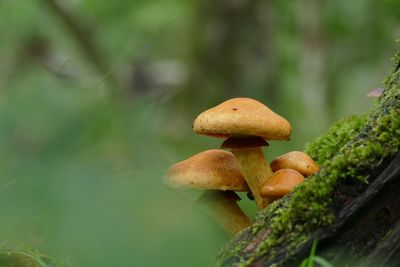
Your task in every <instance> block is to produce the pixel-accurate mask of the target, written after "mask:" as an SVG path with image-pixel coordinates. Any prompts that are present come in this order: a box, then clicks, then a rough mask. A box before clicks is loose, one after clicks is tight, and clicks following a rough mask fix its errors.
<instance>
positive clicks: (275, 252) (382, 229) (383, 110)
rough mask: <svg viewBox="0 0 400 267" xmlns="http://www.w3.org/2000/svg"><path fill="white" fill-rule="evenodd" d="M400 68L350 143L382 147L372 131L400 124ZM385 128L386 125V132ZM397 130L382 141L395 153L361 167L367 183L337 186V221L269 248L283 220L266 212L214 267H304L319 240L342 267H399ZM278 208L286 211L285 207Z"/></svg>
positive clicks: (321, 251) (322, 251)
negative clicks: (356, 266)
mask: <svg viewBox="0 0 400 267" xmlns="http://www.w3.org/2000/svg"><path fill="white" fill-rule="evenodd" d="M399 64H400V57H399V56H397V59H396V62H395V68H394V69H393V72H392V73H391V75H390V76H389V77H388V79H387V80H386V90H385V93H384V94H383V96H381V98H380V99H379V100H378V105H377V106H376V108H375V110H373V111H372V112H371V113H370V118H369V120H368V123H367V124H366V126H365V127H364V128H363V129H362V130H361V131H360V132H359V133H358V134H357V135H356V137H354V139H352V140H351V141H349V143H353V144H360V145H361V146H362V145H363V144H367V143H365V142H364V143H363V141H362V140H368V142H370V143H371V142H372V143H373V144H376V143H379V141H377V139H376V137H375V136H374V135H375V134H376V130H372V129H373V128H374V127H375V126H376V123H378V121H379V120H380V119H379V118H380V117H381V116H389V117H396V118H395V119H399V118H400V92H399V91H400V73H399V72H400V71H399V68H398V66H399ZM393 109H394V110H395V113H389V112H390V111H389V110H393ZM389 119H390V118H389ZM387 124H391V122H388V123H387ZM386 126H387V125H386V122H384V123H383V124H382V127H386ZM395 128H396V129H397V130H395V134H392V133H393V132H390V134H389V132H387V133H385V134H387V135H388V137H387V139H382V140H381V141H382V143H381V145H383V146H386V148H389V149H391V151H393V153H391V154H386V155H385V156H384V157H383V156H382V157H381V158H380V159H379V157H378V158H377V160H376V162H374V161H373V160H369V158H368V156H367V158H366V160H365V161H366V162H365V164H361V165H359V166H361V167H360V169H358V170H356V172H357V173H364V175H365V176H366V177H367V183H366V182H363V181H361V180H359V179H356V177H355V176H356V175H354V176H352V175H346V176H345V177H341V179H337V180H336V183H335V184H334V187H333V188H334V189H333V192H332V194H331V196H330V197H331V200H332V201H331V202H330V205H329V207H328V209H329V212H332V214H333V215H334V218H333V220H332V221H331V223H329V224H325V225H320V226H318V227H313V228H311V230H309V229H310V228H304V229H307V230H309V232H308V233H307V235H305V236H306V239H305V240H300V241H299V242H298V243H295V242H294V240H293V238H291V237H290V236H291V235H292V234H293V233H292V232H290V231H289V232H283V234H282V235H283V238H282V239H279V240H283V241H282V242H280V243H270V244H269V246H266V245H265V244H266V240H268V238H270V236H271V235H272V234H271V233H272V232H273V231H274V229H272V227H273V226H271V224H272V223H271V222H273V220H274V219H276V217H279V214H278V215H276V214H277V213H278V212H276V210H277V209H275V210H274V209H273V208H272V209H268V208H267V209H266V210H264V211H262V212H261V215H260V216H259V218H258V220H256V223H258V226H254V225H253V226H251V227H250V228H248V229H245V230H244V231H242V232H241V233H240V234H239V235H238V236H236V237H235V238H234V239H233V240H232V241H231V242H230V243H229V244H228V245H227V246H226V248H225V249H224V250H222V252H221V253H220V254H219V256H218V259H217V261H216V263H215V265H217V266H236V265H241V266H271V265H273V264H276V265H278V266H299V264H300V262H301V261H302V260H303V259H304V258H306V257H307V255H308V254H309V253H310V250H311V246H312V244H313V242H314V240H317V241H318V246H317V255H318V256H322V257H324V258H325V259H327V260H328V261H330V262H331V263H333V264H335V265H337V266H344V264H345V263H349V262H351V263H352V264H362V266H398V265H399V263H400V209H399V208H398V207H399V206H400V153H399V152H396V151H399V144H400V143H399V142H398V140H399V138H400V134H399V133H400V130H399V127H398V126H395ZM394 139H396V141H395V142H393V140H394ZM360 140H361V141H360ZM346 145H347V144H346ZM390 146H394V147H390ZM349 147H351V146H348V148H349ZM341 151H342V152H343V151H344V152H343V153H344V154H346V153H349V155H348V156H349V157H351V156H352V155H351V153H352V151H348V150H347V151H346V150H341ZM338 153H340V152H338ZM371 157H372V155H371ZM334 159H335V158H333V160H334ZM349 162H351V161H349ZM327 170H329V169H327ZM350 173H351V172H350ZM317 175H318V174H317ZM329 175H330V173H327V172H323V171H322V172H320V174H319V176H320V177H321V178H324V176H326V177H327V176H329ZM321 181H323V179H322V180H321ZM305 186H307V184H305ZM292 197H293V194H291V195H288V196H287V197H286V198H285V199H283V200H282V203H287V202H290V201H291V198H292ZM278 205H280V207H283V208H285V207H287V205H286V206H285V204H278ZM328 209H327V210H328ZM327 212H328V211H327ZM290 218H292V217H290ZM278 219H279V218H278ZM311 219H313V218H302V220H301V219H300V220H297V221H290V219H289V221H287V222H286V223H287V224H293V225H295V226H297V225H296V224H300V226H301V224H302V223H303V222H304V224H305V223H306V221H307V220H311ZM316 219H318V218H316ZM257 221H258V222H257ZM292 229H296V227H293V228H292ZM286 236H287V238H285V237H286ZM271 244H272V245H271ZM289 248H290V249H289ZM360 266H361V265H360Z"/></svg>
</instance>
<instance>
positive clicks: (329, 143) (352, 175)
mask: <svg viewBox="0 0 400 267" xmlns="http://www.w3.org/2000/svg"><path fill="white" fill-rule="evenodd" d="M399 66H400V55H396V56H395V64H394V69H393V70H392V72H391V74H390V75H389V76H388V78H387V79H386V80H385V81H384V84H385V91H384V93H383V94H382V96H381V97H380V98H379V99H378V100H377V101H376V104H375V106H374V108H373V109H371V111H370V112H368V113H367V114H366V115H364V116H351V117H349V118H348V119H344V120H341V121H339V122H337V123H335V124H334V125H333V126H332V128H331V129H330V130H329V131H328V132H327V133H326V134H325V135H323V136H321V137H319V138H317V139H316V140H315V141H314V142H313V143H310V144H308V145H307V148H306V150H307V152H308V153H310V154H311V156H312V157H313V158H314V159H315V160H316V161H317V162H318V163H319V164H320V167H321V169H320V171H319V172H318V173H317V174H315V175H313V176H311V177H310V178H308V179H307V181H306V182H305V183H304V184H302V185H300V186H298V187H297V188H296V189H295V190H294V191H293V192H292V193H291V194H289V195H288V196H286V197H285V198H283V199H281V200H279V201H276V202H275V203H273V204H272V205H270V206H268V207H267V208H266V209H265V210H263V211H261V212H260V213H259V214H258V216H257V218H256V220H255V222H254V223H253V225H252V226H251V227H249V228H247V229H245V230H244V231H242V232H241V233H240V234H239V235H238V236H237V237H235V238H234V239H233V240H232V241H231V242H230V243H229V244H228V245H227V246H226V247H225V248H224V249H223V250H222V251H221V253H220V254H219V255H218V258H217V261H216V262H215V265H216V266H232V265H233V266H250V265H253V264H255V263H257V262H258V263H260V262H265V261H269V262H270V263H271V260H272V262H273V263H275V264H278V265H279V263H280V262H279V257H276V256H277V255H290V254H291V253H293V251H295V250H296V248H298V247H299V246H301V245H302V244H304V243H305V242H307V241H309V240H310V238H311V236H312V235H313V233H314V232H315V231H316V230H318V229H320V228H322V227H324V226H327V225H329V224H332V223H334V222H335V219H336V216H335V207H334V205H333V196H334V194H335V188H336V187H337V185H338V183H340V182H343V181H346V180H352V181H354V182H356V183H368V182H370V181H369V179H370V178H371V177H370V176H369V173H370V172H371V171H372V170H373V169H375V168H377V167H378V166H379V165H380V164H381V163H382V162H383V161H384V160H385V159H387V158H390V157H393V156H394V155H395V154H396V153H397V152H398V150H399V145H400V71H399ZM275 258H276V259H277V260H276V261H274V259H275ZM281 258H282V257H281Z"/></svg>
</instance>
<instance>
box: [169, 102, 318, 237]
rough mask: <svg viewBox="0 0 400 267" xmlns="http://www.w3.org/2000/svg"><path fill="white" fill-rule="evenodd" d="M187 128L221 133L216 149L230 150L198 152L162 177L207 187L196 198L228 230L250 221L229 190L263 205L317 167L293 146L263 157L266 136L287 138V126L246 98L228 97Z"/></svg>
mask: <svg viewBox="0 0 400 267" xmlns="http://www.w3.org/2000/svg"><path fill="white" fill-rule="evenodd" d="M193 130H194V132H196V133H198V134H204V135H207V136H211V137H217V138H224V139H225V140H224V142H223V143H222V145H221V148H222V149H230V150H231V152H229V151H226V150H222V149H213V150H207V151H204V152H201V153H199V154H197V155H195V156H193V157H191V158H189V159H186V160H184V161H181V162H179V163H176V164H175V165H173V166H171V167H170V168H169V170H168V171H167V173H166V175H165V178H164V180H165V182H166V184H167V185H169V186H171V187H181V188H195V189H203V190H207V191H206V193H204V194H203V195H202V197H201V198H200V200H201V202H202V203H206V204H207V206H208V207H209V208H210V210H211V211H212V212H213V214H214V216H215V218H216V220H217V221H218V222H219V223H220V224H221V226H223V227H224V228H225V230H227V231H228V232H229V233H231V234H236V233H237V232H238V231H240V230H242V229H243V228H245V227H247V226H248V225H249V224H250V223H251V220H250V219H249V218H248V217H247V216H246V215H245V214H244V213H243V211H242V210H241V209H240V207H239V206H238V205H237V201H238V200H240V198H239V197H238V196H237V195H236V194H235V193H234V192H233V191H242V192H243V191H245V192H246V191H248V192H250V194H251V195H252V196H253V197H254V199H255V202H256V204H257V206H258V207H259V209H263V208H265V207H266V206H267V205H268V204H269V203H271V202H272V201H274V200H276V199H277V198H280V197H283V196H284V195H286V194H287V193H289V192H290V191H291V190H292V189H293V188H294V187H295V186H297V185H298V184H300V183H302V182H303V181H304V177H307V176H310V175H311V174H313V173H315V172H317V171H318V166H317V165H316V164H315V162H314V161H313V160H312V159H311V158H310V157H309V156H308V155H307V154H305V153H303V152H299V151H293V152H289V153H287V154H284V155H282V156H280V157H278V158H276V159H274V160H273V161H272V162H271V164H269V163H268V162H267V160H266V159H265V157H264V154H263V151H262V147H264V146H268V145H269V144H268V141H270V140H289V137H290V135H291V131H292V129H291V125H290V123H289V122H288V121H287V120H286V119H285V118H283V117H281V116H279V115H278V114H276V113H275V112H273V111H272V110H271V109H269V108H268V107H267V106H265V105H264V104H262V103H260V102H259V101H257V100H254V99H251V98H233V99H230V100H227V101H225V102H223V103H221V104H219V105H218V106H215V107H213V108H210V109H208V110H206V111H204V112H203V113H201V114H200V115H198V116H197V118H196V119H195V121H194V123H193Z"/></svg>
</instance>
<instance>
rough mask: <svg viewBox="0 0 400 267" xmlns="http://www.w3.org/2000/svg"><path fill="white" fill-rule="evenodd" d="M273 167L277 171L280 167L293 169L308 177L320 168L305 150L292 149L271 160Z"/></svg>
mask: <svg viewBox="0 0 400 267" xmlns="http://www.w3.org/2000/svg"><path fill="white" fill-rule="evenodd" d="M270 166H271V169H272V171H273V172H276V171H278V170H280V169H285V168H289V169H293V170H296V171H298V172H299V173H301V174H302V175H304V176H305V177H308V176H310V175H312V174H314V173H316V172H317V171H318V170H319V167H318V165H317V164H316V163H315V162H314V160H313V159H312V158H311V157H310V156H309V155H307V154H306V153H304V152H301V151H291V152H289V153H286V154H283V155H281V156H279V157H277V158H276V159H274V160H273V161H272V162H271V165H270Z"/></svg>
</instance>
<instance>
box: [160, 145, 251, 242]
mask: <svg viewBox="0 0 400 267" xmlns="http://www.w3.org/2000/svg"><path fill="white" fill-rule="evenodd" d="M164 182H165V183H166V184H167V185H168V186H170V187H175V188H183V189H188V188H193V189H202V190H209V191H206V192H205V193H203V195H202V196H201V197H200V199H199V202H201V203H203V204H206V205H207V206H208V207H209V209H210V210H211V212H212V213H213V216H215V219H216V220H217V222H218V223H219V224H220V225H221V226H222V227H223V228H224V229H225V230H226V231H227V232H229V233H230V234H232V235H234V234H236V233H237V232H238V231H240V230H241V229H243V228H245V227H247V226H249V225H250V224H251V220H250V219H249V218H248V217H247V215H246V214H245V213H243V211H242V210H241V209H240V207H239V206H238V204H237V201H238V200H240V198H239V197H238V196H237V195H236V194H235V193H234V192H232V191H243V192H247V191H248V190H249V188H248V186H247V184H246V181H245V180H244V177H243V175H242V174H241V172H240V166H239V163H238V162H237V160H236V158H235V157H234V155H233V154H232V153H231V152H228V151H225V150H221V149H211V150H207V151H204V152H201V153H199V154H196V155H194V156H192V157H190V158H188V159H186V160H184V161H181V162H178V163H176V164H174V165H172V166H171V167H170V168H169V169H168V171H167V173H166V174H165V176H164Z"/></svg>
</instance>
